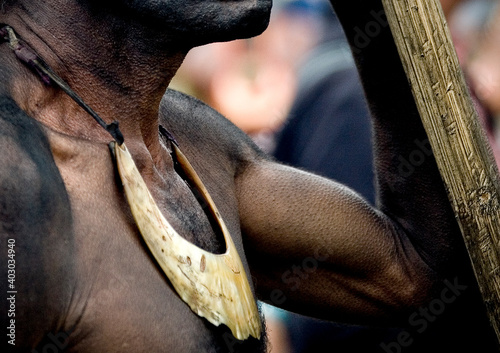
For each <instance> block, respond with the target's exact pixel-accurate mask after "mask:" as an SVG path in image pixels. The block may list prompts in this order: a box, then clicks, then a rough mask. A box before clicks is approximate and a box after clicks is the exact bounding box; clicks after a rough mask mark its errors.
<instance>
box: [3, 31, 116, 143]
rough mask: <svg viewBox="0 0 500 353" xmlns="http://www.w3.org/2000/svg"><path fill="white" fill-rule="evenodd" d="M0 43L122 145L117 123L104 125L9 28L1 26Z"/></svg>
mask: <svg viewBox="0 0 500 353" xmlns="http://www.w3.org/2000/svg"><path fill="white" fill-rule="evenodd" d="M0 41H1V42H7V43H9V46H10V47H11V49H12V50H13V51H14V53H15V54H16V56H17V58H18V59H19V60H20V61H21V62H23V63H24V64H25V65H26V66H28V67H29V68H30V69H31V70H33V71H35V72H36V73H37V74H38V76H40V79H41V80H42V82H43V83H44V84H45V85H47V86H51V85H53V84H54V85H56V86H58V87H59V88H60V89H62V90H63V91H64V92H65V93H66V94H67V95H68V96H70V97H71V98H72V99H73V100H74V101H75V102H76V103H77V104H78V105H79V106H80V107H82V108H83V109H84V110H85V111H86V112H87V113H89V114H90V115H91V116H92V118H94V120H95V121H96V122H97V123H98V124H99V125H100V126H102V127H103V128H104V129H105V130H106V131H107V132H108V133H109V134H110V135H111V137H112V138H113V139H114V140H115V141H116V142H117V143H118V144H119V145H121V144H123V141H124V138H123V134H122V132H121V131H120V128H119V127H118V121H113V122H112V123H111V124H106V122H105V121H104V120H103V119H102V118H101V117H100V116H99V115H98V114H97V113H96V112H95V111H94V110H93V109H92V108H91V107H89V106H88V105H87V104H86V103H85V102H84V101H83V99H82V98H80V96H79V95H78V94H77V93H76V92H75V91H73V90H72V89H71V88H70V87H69V86H68V84H67V83H66V82H65V81H64V80H63V79H62V78H60V77H59V76H58V75H57V74H56V73H55V72H53V71H52V70H51V69H50V67H48V65H47V64H46V63H45V62H44V61H43V60H42V59H41V58H40V57H39V56H38V55H37V54H36V53H35V52H34V51H33V50H32V49H31V48H30V47H28V46H27V45H26V43H24V42H23V41H21V40H19V39H18V38H17V36H16V35H15V32H14V30H13V29H12V28H11V27H9V26H2V27H1V28H0Z"/></svg>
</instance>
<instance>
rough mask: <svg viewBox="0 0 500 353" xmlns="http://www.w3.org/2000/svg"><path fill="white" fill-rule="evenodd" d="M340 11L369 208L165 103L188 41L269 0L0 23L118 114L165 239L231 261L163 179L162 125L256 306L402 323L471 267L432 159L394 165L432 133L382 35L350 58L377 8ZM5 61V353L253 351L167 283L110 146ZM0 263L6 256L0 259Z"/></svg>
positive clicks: (62, 5)
mask: <svg viewBox="0 0 500 353" xmlns="http://www.w3.org/2000/svg"><path fill="white" fill-rule="evenodd" d="M332 3H333V5H334V6H335V8H336V10H337V13H338V15H339V18H340V19H341V21H342V22H343V24H344V28H345V29H346V33H347V36H348V38H349V39H350V40H351V43H352V44H353V45H354V48H353V49H354V53H355V54H356V59H357V62H358V65H359V68H360V74H361V77H362V79H363V81H364V83H365V89H366V93H367V97H368V99H369V102H370V106H371V109H372V112H373V115H374V126H375V139H376V146H375V150H376V158H377V160H376V166H377V175H378V184H379V205H378V208H377V209H374V208H372V207H371V206H369V205H368V203H366V202H365V201H364V200H362V199H361V198H360V197H359V196H357V195H356V194H355V193H353V192H351V191H349V190H347V189H346V188H345V187H343V186H341V185H339V184H337V183H335V182H333V181H329V180H326V179H323V178H319V177H317V176H314V175H311V174H308V173H305V172H302V171H299V170H295V169H292V168H289V167H286V166H283V165H280V164H277V163H275V162H274V161H272V160H271V159H270V158H269V157H267V156H265V155H263V154H262V153H261V152H260V151H259V150H258V149H257V148H256V147H255V146H254V145H253V143H252V142H251V141H250V140H249V139H248V138H247V137H246V135H244V134H243V133H242V132H241V131H239V130H238V129H237V128H236V127H234V126H233V125H232V124H231V123H229V122H228V121H227V120H226V119H225V118H223V117H222V116H220V115H219V114H218V113H217V112H215V111H213V110H211V109H210V108H208V107H207V106H205V105H203V104H202V103H200V102H198V101H196V100H194V99H192V98H189V97H186V96H184V95H181V94H179V93H176V92H173V91H167V92H166V93H165V89H166V87H167V85H168V83H169V82H170V80H171V78H172V76H173V74H174V73H175V71H176V70H177V68H178V67H179V65H180V63H181V62H182V59H183V58H184V56H185V54H186V52H187V51H188V49H189V48H190V47H192V46H195V45H200V44H203V43H207V42H211V41H215V40H228V39H230V38H240V37H246V36H250V35H256V34H258V33H260V32H261V31H262V30H263V29H264V28H265V25H266V23H267V20H268V16H269V8H270V2H269V1H260V0H259V1H253V0H244V1H222V0H211V1H201V0H189V1H176V0H164V1H124V0H123V1H119V0H116V1H112V2H110V3H109V4H108V5H103V4H102V1H93V0H89V1H84V0H71V1H62V0H47V1H44V2H33V1H31V0H30V1H22V0H20V1H18V2H13V3H10V4H9V3H7V4H6V5H5V9H4V12H3V13H1V14H0V23H5V24H8V25H10V26H12V27H13V28H15V30H16V32H17V33H18V34H19V35H20V37H22V38H23V39H24V40H25V41H26V42H27V43H28V44H29V45H30V46H31V47H32V48H34V49H35V50H36V51H37V52H38V53H39V55H40V56H41V57H42V58H43V59H44V60H45V61H46V62H47V63H48V64H49V65H50V66H51V67H52V68H53V69H54V70H55V71H56V72H57V73H58V74H59V75H60V76H61V77H62V78H63V79H65V80H66V81H67V82H68V83H69V84H70V86H71V87H72V88H73V89H74V90H75V91H76V92H78V93H79V94H80V95H81V96H82V97H83V99H84V100H85V101H86V102H87V103H88V104H89V105H90V106H92V107H93V108H94V109H95V110H96V111H98V112H99V114H100V115H101V116H102V117H103V118H104V119H105V120H106V121H107V122H111V121H112V120H114V119H117V120H119V122H120V127H121V129H122V132H123V134H124V136H125V140H126V142H127V145H128V148H129V150H130V151H131V153H132V155H133V156H134V159H135V161H136V164H137V165H138V168H139V170H140V172H141V174H142V175H143V177H144V179H145V181H146V183H147V184H148V187H149V189H150V191H151V193H152V195H153V196H154V198H155V199H156V201H157V203H158V204H159V206H160V208H161V210H162V212H163V213H164V215H165V216H166V218H167V219H168V220H169V221H170V222H171V223H172V225H173V226H174V228H175V229H177V231H178V232H179V233H180V234H181V235H183V236H185V237H186V238H187V239H189V240H190V241H192V242H193V243H195V244H198V245H199V246H202V247H203V248H205V249H207V250H209V251H215V252H220V251H223V250H224V245H223V243H222V241H221V239H219V238H218V237H217V236H216V235H215V234H214V233H213V231H212V229H211V227H210V223H209V221H208V219H207V218H206V216H205V214H204V212H203V209H202V207H201V206H200V205H199V204H198V203H197V201H196V199H195V198H194V196H193V195H192V193H191V191H190V190H189V189H188V188H187V186H186V184H185V183H184V181H183V180H182V179H181V178H180V177H179V176H178V175H177V173H176V172H175V171H174V168H173V162H172V159H171V157H170V155H169V150H168V145H167V144H165V142H164V140H163V139H162V138H161V137H160V136H159V133H158V126H159V124H160V123H161V124H162V125H163V126H164V127H165V128H167V129H168V130H169V131H170V132H171V133H172V134H173V135H174V136H175V137H176V139H177V140H178V142H179V144H180V146H181V148H182V150H183V152H184V154H186V156H187V157H188V158H189V160H190V161H191V163H192V164H193V166H194V168H195V169H196V170H197V172H198V173H199V174H200V176H201V178H202V179H203V181H204V183H205V185H206V187H207V189H208V190H209V192H210V193H211V195H212V198H213V199H214V201H215V203H216V205H217V207H218V209H219V211H220V212H221V214H222V216H223V218H224V219H225V222H226V224H227V226H228V228H229V230H230V232H231V234H232V236H233V239H234V242H235V244H236V247H237V249H238V251H239V253H240V255H241V257H242V261H243V263H244V265H245V267H247V271H248V274H249V277H250V278H252V287H253V288H254V290H255V293H256V295H257V296H258V297H259V298H260V299H262V300H265V301H269V302H272V303H274V304H276V305H279V306H282V307H284V308H287V309H291V310H294V311H297V312H300V313H304V314H308V315H313V316H317V317H321V318H328V319H331V320H343V321H348V322H357V323H371V324H377V325H380V324H399V323H403V322H405V321H406V319H407V317H408V315H409V313H411V312H412V310H415V308H416V307H418V306H419V305H421V304H422V303H425V302H426V300H428V299H429V298H430V297H431V296H432V295H433V289H434V286H435V284H436V283H438V282H439V281H440V279H441V278H446V276H448V275H449V273H450V268H452V267H455V265H456V263H457V261H458V259H460V260H461V261H462V262H463V259H464V257H462V256H463V253H462V251H463V248H462V247H461V245H459V243H460V234H459V232H458V229H457V226H456V224H455V222H454V217H453V214H452V212H451V210H450V208H449V205H448V202H447V200H446V194H445V191H444V189H443V187H442V184H441V182H440V178H439V175H438V173H437V169H436V166H435V163H434V161H433V159H432V157H431V156H428V158H426V159H425V161H424V163H423V164H422V165H421V166H419V168H415V170H414V171H413V172H412V173H401V171H398V166H399V163H400V160H399V159H398V157H399V156H409V155H410V154H411V152H412V151H414V150H415V148H416V145H415V141H417V140H418V141H424V140H425V135H424V132H423V129H422V127H421V125H420V121H419V118H418V115H417V113H416V109H415V107H414V104H413V102H412V98H411V95H410V91H409V87H408V85H407V81H406V79H405V77H404V74H403V71H402V68H401V64H400V63H399V59H398V57H397V53H396V51H395V48H394V46H393V44H392V38H391V36H390V33H389V31H388V28H387V27H382V28H381V33H380V35H378V36H376V37H375V38H372V40H371V41H370V43H369V45H368V46H365V47H364V48H362V50H360V48H359V46H358V47H357V48H356V40H355V39H356V33H358V32H357V31H356V28H364V25H365V24H366V23H367V22H369V21H372V20H373V11H375V13H379V11H380V10H381V4H380V3H379V2H378V1H372V2H367V1H360V0H356V1H354V0H351V1H346V2H341V1H332ZM131 14H135V15H134V16H131ZM0 58H1V62H2V65H1V66H0V77H1V78H2V80H1V81H0V82H1V83H0V97H2V98H1V100H0V124H1V127H2V128H1V129H0V131H1V134H0V145H1V146H2V151H6V152H5V153H1V154H0V164H1V165H2V166H3V167H2V168H1V169H0V190H2V193H1V198H0V200H1V202H0V236H1V237H2V242H3V243H5V242H6V241H7V239H16V243H17V244H18V245H17V248H16V249H17V255H16V261H17V262H18V263H19V267H18V271H17V279H16V285H17V288H18V291H19V293H20V294H19V297H18V300H17V304H16V305H17V308H18V309H17V310H18V312H17V316H16V320H17V321H16V327H17V337H16V348H17V350H18V351H31V350H32V349H33V348H37V349H38V350H39V351H41V350H42V349H43V348H44V347H47V345H48V344H52V343H53V337H59V338H61V337H63V338H68V339H67V340H63V342H64V345H65V348H66V349H67V350H68V351H70V352H122V351H125V350H127V351H135V352H169V351H172V352H240V351H241V352H246V351H249V352H256V351H261V350H262V349H263V345H264V343H265V342H264V340H261V341H257V340H254V339H252V340H248V341H246V342H244V343H243V342H237V341H235V340H234V338H233V337H232V336H231V335H230V334H229V333H228V330H227V329H226V328H224V327H220V328H215V327H212V326H211V325H210V324H209V323H207V322H206V321H205V320H203V319H200V318H199V317H197V316H196V315H194V314H193V313H192V312H191V311H190V310H189V308H188V307H187V306H186V305H185V304H184V303H183V302H182V301H181V300H180V299H179V298H178V297H177V295H176V293H175V292H174V291H173V290H172V288H171V287H170V286H169V283H168V280H167V279H166V278H165V276H164V275H163V274H162V272H161V271H160V270H159V268H158V267H157V266H156V264H155V262H154V260H153V259H152V257H151V256H150V254H149V253H148V251H147V249H146V248H145V246H144V244H143V243H142V241H141V239H140V235H139V234H138V232H137V228H136V226H135V224H134V222H133V219H132V217H131V215H130V211H129V210H128V206H127V204H126V202H125V199H124V195H123V190H121V188H120V186H119V185H120V184H119V183H118V182H117V181H116V178H117V175H116V172H115V170H114V167H113V163H112V160H111V157H110V153H109V151H108V147H107V143H108V142H109V140H110V139H109V136H108V135H107V134H106V133H105V132H104V131H103V130H102V129H101V128H100V127H98V126H97V125H96V124H95V123H94V122H93V121H92V120H91V118H90V117H89V116H88V115H87V114H86V113H85V112H83V111H82V110H81V109H80V108H79V107H77V106H76V104H75V103H74V102H72V101H71V100H70V99H69V98H68V97H67V96H65V95H64V94H63V93H62V92H60V91H59V90H57V89H55V88H53V87H46V86H44V85H43V84H42V83H41V82H40V81H39V79H38V77H37V76H36V75H34V74H33V73H32V72H30V70H29V69H28V68H26V67H25V66H23V65H22V64H21V63H20V62H18V61H17V60H16V58H15V57H14V56H13V53H12V51H11V50H10V49H9V47H8V45H6V44H3V45H0ZM389 73H390V75H389ZM429 215H432V217H429ZM0 257H1V261H2V263H7V258H6V252H5V251H4V252H3V253H2V254H0ZM455 269H456V268H455ZM2 271H4V270H2ZM3 278H6V270H5V276H4V277H3ZM5 284H6V283H5V281H3V282H2V284H1V286H4V285H5ZM4 289H5V288H4V287H1V290H4ZM21 293H22V295H21ZM0 310H5V307H2V308H1V309H0ZM1 314H2V317H3V318H6V317H7V316H6V315H4V314H6V313H4V312H3V311H2V313H1ZM34 315H36V316H34ZM36 317H38V319H33V318H36ZM7 326H8V324H7V323H2V328H4V327H7ZM54 335H56V336H54ZM51 340H52V341H51ZM51 342H52V343H51ZM2 344H4V342H2ZM10 348H12V347H10Z"/></svg>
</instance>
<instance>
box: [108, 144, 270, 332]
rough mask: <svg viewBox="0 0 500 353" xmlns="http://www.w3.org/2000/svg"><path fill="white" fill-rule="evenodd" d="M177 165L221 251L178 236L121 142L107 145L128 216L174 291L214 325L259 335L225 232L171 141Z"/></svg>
mask: <svg viewBox="0 0 500 353" xmlns="http://www.w3.org/2000/svg"><path fill="white" fill-rule="evenodd" d="M172 146H173V149H174V152H173V153H175V156H176V157H177V160H178V162H179V163H180V164H181V165H182V168H183V169H184V171H185V172H186V174H187V175H188V176H189V178H190V179H191V180H192V182H193V183H194V185H195V186H196V187H197V188H198V190H199V191H200V192H201V194H202V195H203V198H204V199H205V201H206V202H207V204H208V205H209V207H210V212H211V213H212V215H213V216H214V217H215V218H216V220H217V223H218V225H219V226H220V228H221V230H222V233H223V235H224V239H225V242H226V252H225V253H224V254H220V255H219V254H212V253H210V252H207V251H205V250H203V249H201V248H199V247H197V246H196V245H194V244H192V243H190V242H189V241H187V240H186V239H184V238H183V237H181V236H180V235H179V234H178V233H177V232H176V231H175V230H174V228H173V227H172V226H171V225H170V223H169V222H168V221H167V220H166V219H165V217H164V216H163V215H162V213H161V211H160V210H159V208H158V206H157V205H156V203H155V201H154V199H153V197H152V196H151V194H150V192H149V190H148V188H147V186H146V183H145V182H144V180H143V178H142V176H141V175H140V173H139V171H138V169H137V167H136V165H135V163H134V161H133V159H132V156H131V155H130V153H129V151H128V149H127V147H126V146H125V144H124V143H123V144H121V145H119V144H118V143H114V142H112V143H111V149H112V150H113V152H114V155H115V158H116V164H117V168H118V172H119V174H120V178H121V180H122V183H123V187H124V190H125V194H126V197H127V200H128V203H129V205H130V209H131V212H132V215H133V217H134V219H135V221H136V223H137V226H138V228H139V231H140V233H141V234H142V237H143V238H144V241H145V242H146V244H147V246H148V247H149V249H150V251H151V253H152V254H153V256H154V258H155V259H156V261H157V262H158V264H159V265H160V267H161V268H162V270H163V271H164V272H165V274H166V276H167V277H168V279H169V280H170V282H171V283H172V286H173V287H174V288H175V290H176V291H177V293H178V295H179V296H180V297H181V298H182V300H183V301H184V302H186V303H187V304H188V305H189V307H190V308H191V309H192V310H193V311H194V312H195V313H196V314H197V315H199V316H201V317H204V318H206V319H207V320H208V321H209V322H211V323H212V324H214V325H215V326H219V325H220V324H225V325H226V326H227V327H228V328H229V329H230V330H231V332H232V334H233V335H234V337H236V338H237V339H239V340H245V339H247V338H248V337H249V336H253V337H255V338H257V339H260V337H261V331H262V326H261V321H260V315H259V312H258V309H257V304H256V301H255V299H254V296H253V293H252V291H251V289H250V284H249V282H248V278H247V275H246V273H245V269H244V267H243V264H242V262H241V259H240V256H239V255H238V252H237V251H236V247H235V245H234V243H233V240H232V238H231V235H230V234H229V231H228V229H227V227H226V225H225V224H224V221H223V220H222V217H221V215H220V214H219V212H218V211H217V208H216V207H215V204H214V202H213V200H212V198H211V197H210V195H209V194H208V191H207V190H206V188H205V186H204V185H203V183H202V182H201V180H200V178H199V177H198V175H197V174H196V172H195V171H194V169H193V167H192V166H191V164H190V163H189V161H188V160H187V158H186V157H185V156H184V154H183V153H182V152H181V151H180V149H179V148H178V147H177V146H175V145H174V144H172Z"/></svg>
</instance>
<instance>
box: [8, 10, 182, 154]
mask: <svg viewBox="0 0 500 353" xmlns="http://www.w3.org/2000/svg"><path fill="white" fill-rule="evenodd" d="M71 3H74V2H71ZM33 6H38V9H37V12H36V13H37V17H36V18H32V17H30V16H29V15H28V14H27V13H24V12H22V11H21V10H17V9H16V10H14V11H12V12H10V13H9V16H8V17H7V18H4V16H2V17H0V22H3V23H5V24H8V25H10V26H11V27H13V28H14V30H15V31H16V33H17V34H18V35H19V37H20V38H22V39H23V40H24V41H25V42H26V43H27V44H28V45H29V46H30V47H31V48H32V49H33V50H34V51H35V52H36V53H37V54H38V55H39V56H40V57H41V58H42V59H43V60H44V61H45V62H46V63H47V64H48V66H50V67H51V68H52V69H53V70H54V71H55V72H56V73H57V74H58V75H59V76H61V77H62V78H63V79H64V80H65V81H66V82H67V83H68V84H69V86H70V87H71V88H72V89H73V90H74V91H75V92H77V93H78V95H80V96H81V97H82V98H83V100H84V101H85V102H86V103H87V104H88V105H90V106H91V107H92V108H93V109H94V110H96V111H97V112H98V114H99V115H100V116H101V117H102V118H103V119H104V120H105V121H106V122H107V123H109V122H111V121H113V120H118V121H119V122H120V128H121V130H122V132H123V134H124V136H125V139H126V140H128V141H133V142H134V143H141V142H144V144H145V145H146V146H147V147H148V149H150V150H151V149H153V150H154V149H156V148H158V108H159V104H160V100H161V97H162V96H163V94H164V92H165V89H166V87H167V86H168V84H169V82H170V80H171V79H172V77H173V75H174V74H175V72H176V70H177V68H178V67H179V66H180V64H181V62H182V60H183V58H184V56H185V51H183V50H180V49H179V50H171V48H172V47H173V45H172V44H170V43H168V42H167V39H162V36H160V35H159V34H157V33H151V32H148V31H146V30H144V29H143V28H137V27H136V28H130V27H129V26H126V25H125V23H120V22H119V20H117V19H116V18H112V17H111V16H108V18H106V15H105V14H101V15H99V16H98V17H96V16H95V14H90V13H87V12H85V11H84V10H83V9H81V8H67V7H66V8H64V9H60V10H59V9H47V11H45V12H46V13H43V15H42V14H41V11H40V6H43V5H33ZM68 6H69V5H68ZM73 6H75V5H73ZM71 13H75V14H77V15H75V16H71ZM75 18H76V19H81V21H79V22H76V23H75V20H74V19H75ZM4 47H6V45H4ZM0 55H2V56H5V55H12V54H9V53H8V52H7V49H5V48H1V50H0ZM5 62H6V63H7V65H10V66H11V67H10V68H7V70H10V71H11V74H10V75H9V76H10V82H9V83H8V84H9V87H10V90H11V94H12V96H13V97H14V99H15V100H16V101H17V103H18V104H19V105H20V106H21V108H22V109H24V110H25V111H26V112H27V113H28V114H30V115H31V116H32V117H33V118H35V119H37V120H39V121H40V122H41V123H43V124H45V125H46V126H48V127H49V128H51V129H53V130H56V131H58V132H61V133H64V134H67V135H70V136H75V137H80V138H85V139H90V140H93V141H97V142H107V141H109V135H107V134H106V132H105V131H104V130H103V129H102V128H100V127H99V126H98V125H97V124H96V123H95V122H94V121H93V120H92V118H90V116H89V115H88V114H87V113H85V112H84V111H83V110H82V109H81V108H79V107H78V106H77V105H76V103H74V102H73V101H72V100H71V99H69V97H67V96H66V95H65V94H64V93H63V92H62V91H60V90H59V89H57V88H47V87H46V86H44V85H43V83H42V82H41V81H40V80H39V79H38V77H36V76H35V75H34V74H33V73H31V72H29V71H28V70H27V69H26V67H22V64H21V63H20V62H15V61H13V60H6V61H5ZM2 81H3V80H2ZM151 152H153V151H151Z"/></svg>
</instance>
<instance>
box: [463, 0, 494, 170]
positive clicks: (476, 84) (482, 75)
mask: <svg viewBox="0 0 500 353" xmlns="http://www.w3.org/2000/svg"><path fill="white" fill-rule="evenodd" d="M489 14H491V16H490V18H489V20H488V17H486V16H485V17H484V18H485V19H486V20H485V21H484V23H486V25H485V28H484V29H483V31H482V35H481V36H480V37H479V40H478V41H477V43H478V44H476V46H475V50H473V51H472V52H471V53H470V55H469V58H468V61H467V64H466V65H465V70H466V71H467V73H468V76H469V79H470V82H471V87H472V89H473V91H474V93H475V94H476V96H477V98H478V100H479V102H480V105H481V107H480V112H481V116H482V117H483V120H484V125H485V129H486V132H487V135H488V138H489V140H490V144H491V146H492V150H493V154H494V156H495V159H496V161H497V164H498V165H499V166H500V65H499V62H500V5H498V2H496V4H495V7H494V8H490V12H489Z"/></svg>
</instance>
